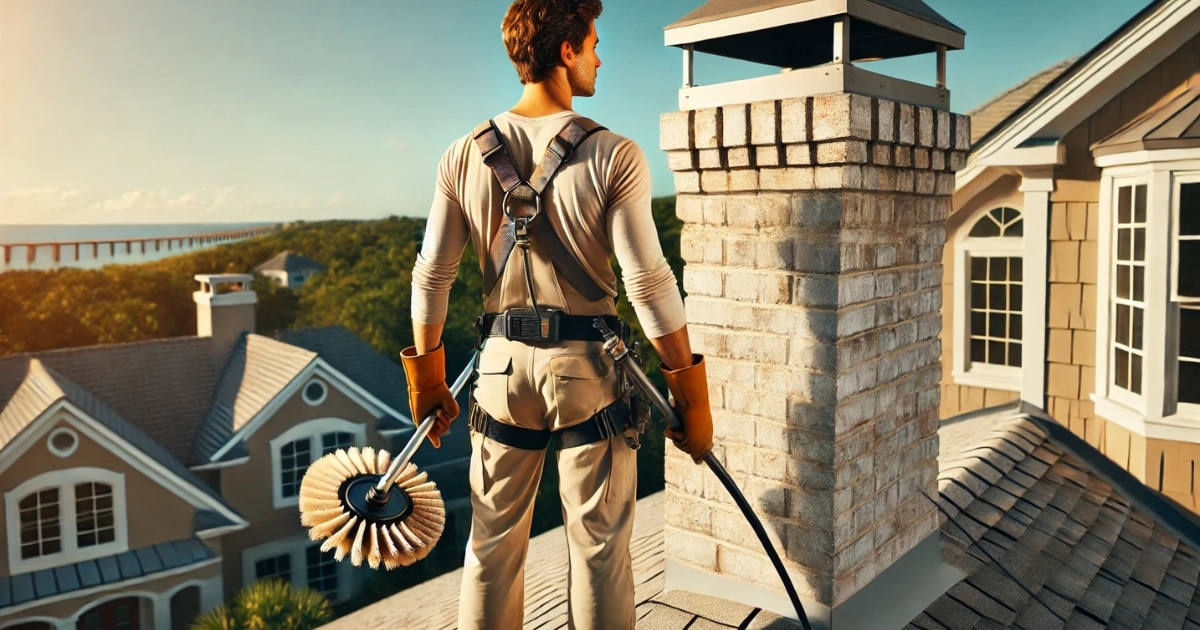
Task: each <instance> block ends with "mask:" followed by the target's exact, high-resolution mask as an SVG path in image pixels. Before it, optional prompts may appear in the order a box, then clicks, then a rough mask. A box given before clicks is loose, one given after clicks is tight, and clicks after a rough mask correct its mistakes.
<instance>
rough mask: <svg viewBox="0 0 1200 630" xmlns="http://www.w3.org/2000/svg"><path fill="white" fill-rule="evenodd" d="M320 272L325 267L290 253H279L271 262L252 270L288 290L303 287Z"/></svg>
mask: <svg viewBox="0 0 1200 630" xmlns="http://www.w3.org/2000/svg"><path fill="white" fill-rule="evenodd" d="M322 271H325V265H322V264H321V263H319V262H317V261H315V260H313V259H311V258H308V257H306V256H301V255H300V254H294V253H292V252H290V251H284V252H280V253H279V254H277V255H276V256H275V257H274V258H272V259H271V260H268V261H267V262H265V263H263V264H261V265H259V266H257V267H255V268H254V273H257V274H258V275H260V276H266V277H268V278H270V279H271V281H273V282H274V283H275V284H278V285H280V286H284V287H287V288H289V289H298V288H300V287H302V286H304V284H305V283H306V282H308V280H309V278H312V277H313V274H318V273H321V272H322Z"/></svg>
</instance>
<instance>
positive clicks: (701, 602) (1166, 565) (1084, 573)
mask: <svg viewBox="0 0 1200 630" xmlns="http://www.w3.org/2000/svg"><path fill="white" fill-rule="evenodd" d="M938 434H939V438H940V439H941V442H942V445H943V448H942V454H943V456H944V459H942V460H939V461H943V462H944V463H942V464H941V465H940V468H941V469H942V470H941V474H940V475H939V494H940V496H939V498H938V503H939V509H940V510H941V511H943V513H944V514H945V515H946V518H943V519H942V524H941V540H942V543H941V547H942V558H943V561H944V562H947V563H949V564H951V565H953V566H955V567H957V568H958V569H960V570H961V571H963V573H965V574H966V578H965V579H963V580H962V581H960V582H958V583H957V584H955V585H954V586H952V587H951V588H950V589H949V590H948V591H946V592H945V593H944V594H943V595H942V596H941V597H939V598H938V599H936V600H934V601H933V602H932V603H931V604H930V605H929V606H927V607H926V608H925V610H924V611H923V612H922V613H920V614H919V615H918V616H917V617H916V618H914V619H913V620H912V621H911V623H910V624H909V625H908V628H913V629H918V628H930V629H932V628H937V629H939V630H941V629H945V628H949V629H956V628H1000V627H1009V626H1017V627H1027V628H1048V627H1063V626H1064V625H1065V626H1067V627H1072V628H1076V627H1080V628H1103V627H1106V626H1109V627H1147V628H1160V627H1173V628H1178V627H1183V626H1184V625H1185V620H1186V621H1187V622H1190V623H1189V624H1188V625H1190V626H1191V627H1195V625H1194V624H1197V623H1200V591H1198V590H1197V583H1198V582H1200V552H1198V551H1197V549H1200V542H1198V541H1197V540H1196V539H1195V537H1196V535H1197V533H1198V532H1200V522H1198V521H1197V519H1196V517H1195V516H1194V515H1192V514H1190V513H1189V512H1187V511H1185V510H1182V509H1180V508H1178V507H1177V506H1175V505H1174V504H1172V503H1170V502H1168V501H1167V500H1165V499H1163V498H1162V497H1161V496H1160V495H1158V494H1157V493H1155V492H1153V491H1151V490H1149V489H1148V488H1146V486H1145V485H1143V484H1142V483H1141V482H1140V481H1138V480H1137V479H1136V478H1134V477H1133V476H1132V475H1130V474H1129V473H1128V472H1126V471H1125V470H1123V469H1121V468H1119V467H1118V466H1116V464H1114V463H1112V462H1111V461H1109V460H1108V459H1107V458H1105V456H1104V455H1103V454H1101V453H1100V452H1099V451H1096V450H1095V449H1094V448H1092V447H1091V446H1090V445H1088V444H1087V443H1085V442H1083V441H1082V440H1080V439H1079V438H1078V437H1076V436H1074V435H1073V434H1071V433H1070V431H1068V430H1067V429H1066V428H1065V427H1062V426H1061V425H1058V424H1057V423H1055V422H1054V421H1053V420H1050V419H1049V418H1046V417H1044V416H1040V415H1037V414H1036V413H1030V412H1029V411H1028V410H1020V409H1011V408H1009V409H993V410H988V411H987V412H985V413H974V414H966V415H965V416H962V417H958V418H954V419H950V420H946V421H943V423H942V425H941V427H940V428H939V431H938ZM981 436H982V437H981ZM664 504H665V493H658V494H655V495H651V496H649V497H644V498H642V499H640V500H639V501H638V502H637V511H636V515H635V520H634V532H633V541H632V543H631V545H630V548H631V551H632V554H633V565H634V581H635V584H636V588H635V601H636V605H637V616H638V627H639V628H643V629H648V628H655V629H671V630H682V629H683V628H699V627H703V628H739V627H742V628H744V627H773V628H787V627H797V626H798V624H795V623H794V622H792V621H790V620H788V619H783V618H777V617H774V616H772V615H770V614H769V613H763V612H762V611H757V610H756V609H753V608H750V607H749V606H746V605H744V604H741V603H739V602H731V601H724V600H716V599H713V598H711V597H702V596H699V595H696V594H693V593H686V592H679V591H672V592H667V593H663V592H662V589H663V587H664V581H663V570H664V567H665V557H664V546H663V509H664ZM565 545H566V543H565V536H564V535H563V533H562V531H561V529H554V530H551V531H548V532H546V533H544V534H542V535H540V536H537V537H535V538H533V539H532V540H531V541H530V545H529V553H528V562H527V566H526V571H525V589H526V594H527V595H526V604H525V627H526V628H563V627H566V622H567V620H566V599H565V598H566V595H565V589H564V588H562V584H563V583H564V580H565V565H564V563H563V558H565V557H566V548H565ZM987 554H991V556H992V558H989V557H988V555H987ZM461 580H462V570H461V569H459V570H457V571H454V572H451V573H448V574H445V575H443V576H441V577H437V578H434V579H432V580H429V581H427V582H424V583H422V584H420V585H417V586H415V587H412V588H410V589H408V590H405V591H402V592H400V593H398V594H396V595H393V596H391V597H389V598H388V599H385V600H382V601H379V602H376V603H374V604H372V605H370V606H368V607H366V608H363V609H361V610H359V611H356V612H354V613H351V614H349V615H347V616H346V617H343V618H341V619H338V620H336V621H334V622H332V623H330V624H328V625H326V626H324V628H325V629H326V630H350V629H352V628H367V627H372V628H373V627H419V628H452V627H454V625H455V623H456V621H457V619H456V614H457V608H458V606H457V599H458V593H459V585H460V582H461ZM1026 589H1028V590H1026ZM1031 593H1032V594H1031ZM407 602H422V603H423V605H422V606H412V605H410V604H407Z"/></svg>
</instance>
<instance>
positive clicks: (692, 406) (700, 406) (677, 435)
mask: <svg viewBox="0 0 1200 630" xmlns="http://www.w3.org/2000/svg"><path fill="white" fill-rule="evenodd" d="M659 369H660V370H662V373H663V376H664V377H666V379H667V389H669V390H671V395H672V396H674V397H675V412H676V413H678V414H679V418H680V419H681V420H682V421H683V431H682V432H678V431H672V430H671V429H669V428H668V429H667V430H666V431H665V432H664V435H666V436H667V437H669V438H671V440H673V441H674V442H675V446H677V447H679V450H681V451H683V452H685V453H687V454H688V455H691V456H692V461H694V462H696V463H697V464H699V463H700V460H702V459H703V458H704V456H705V455H706V454H708V452H709V451H711V450H712V435H713V427H712V409H710V408H709V406H708V375H707V373H706V371H705V368H704V356H703V355H699V354H693V355H692V365H691V366H689V367H685V368H680V369H678V370H671V369H668V368H667V366H666V365H665V364H664V365H661V366H659Z"/></svg>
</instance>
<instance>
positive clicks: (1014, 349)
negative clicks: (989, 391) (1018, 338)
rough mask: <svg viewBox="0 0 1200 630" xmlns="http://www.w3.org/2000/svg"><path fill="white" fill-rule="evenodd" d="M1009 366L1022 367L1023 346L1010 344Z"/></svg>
mask: <svg viewBox="0 0 1200 630" xmlns="http://www.w3.org/2000/svg"><path fill="white" fill-rule="evenodd" d="M1008 364H1009V365H1010V366H1012V367H1021V344H1019V343H1010V344H1008Z"/></svg>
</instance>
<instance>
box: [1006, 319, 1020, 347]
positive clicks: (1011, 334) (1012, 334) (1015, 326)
mask: <svg viewBox="0 0 1200 630" xmlns="http://www.w3.org/2000/svg"><path fill="white" fill-rule="evenodd" d="M1008 338H1009V339H1016V340H1018V341H1019V340H1020V339H1021V316H1020V315H1009V316H1008Z"/></svg>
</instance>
